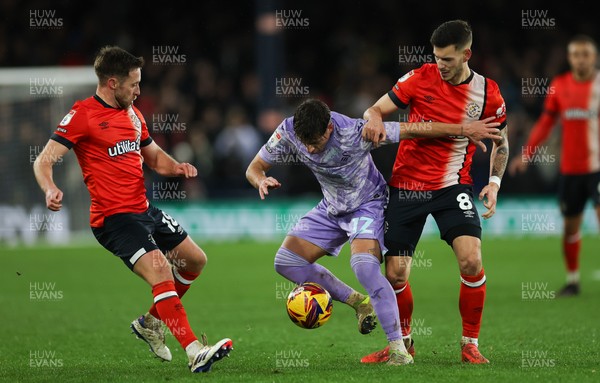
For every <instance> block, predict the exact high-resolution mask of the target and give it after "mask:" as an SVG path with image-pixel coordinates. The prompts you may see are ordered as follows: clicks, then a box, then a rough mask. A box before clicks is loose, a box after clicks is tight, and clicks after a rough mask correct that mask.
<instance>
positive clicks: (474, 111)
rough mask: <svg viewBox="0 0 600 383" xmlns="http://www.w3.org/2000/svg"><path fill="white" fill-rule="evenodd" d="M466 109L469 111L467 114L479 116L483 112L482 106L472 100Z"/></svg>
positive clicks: (474, 116)
mask: <svg viewBox="0 0 600 383" xmlns="http://www.w3.org/2000/svg"><path fill="white" fill-rule="evenodd" d="M465 111H466V112H467V116H469V117H471V118H477V117H479V115H480V114H481V107H480V106H479V105H478V104H476V103H474V102H470V103H468V104H467V107H466V108H465Z"/></svg>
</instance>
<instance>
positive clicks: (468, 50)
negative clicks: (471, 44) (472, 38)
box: [463, 48, 473, 62]
mask: <svg viewBox="0 0 600 383" xmlns="http://www.w3.org/2000/svg"><path fill="white" fill-rule="evenodd" d="M472 54H473V51H471V48H466V49H465V51H464V52H463V62H467V61H469V59H470V58H471V55H472Z"/></svg>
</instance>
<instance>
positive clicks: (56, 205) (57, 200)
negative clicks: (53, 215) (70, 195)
mask: <svg viewBox="0 0 600 383" xmlns="http://www.w3.org/2000/svg"><path fill="white" fill-rule="evenodd" d="M62 198H63V192H62V191H61V190H60V189H59V188H57V187H56V186H54V187H51V188H48V190H46V207H47V208H48V209H49V210H52V211H59V210H60V208H61V207H62Z"/></svg>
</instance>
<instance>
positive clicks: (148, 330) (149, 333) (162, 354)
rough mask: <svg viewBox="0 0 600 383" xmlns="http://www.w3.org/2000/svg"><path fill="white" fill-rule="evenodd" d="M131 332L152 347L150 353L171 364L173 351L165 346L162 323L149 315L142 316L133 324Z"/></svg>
mask: <svg viewBox="0 0 600 383" xmlns="http://www.w3.org/2000/svg"><path fill="white" fill-rule="evenodd" d="M131 330H133V333H134V334H135V335H136V337H137V338H138V339H141V340H143V341H144V342H146V343H148V345H149V346H150V351H152V352H153V353H154V355H156V356H157V357H159V358H160V359H162V360H164V361H167V362H170V361H171V359H172V356H171V350H169V348H168V347H167V345H166V344H165V332H164V330H163V327H162V322H161V321H160V320H158V319H156V318H154V317H153V316H152V315H150V314H149V313H148V314H146V315H142V316H141V317H139V318H137V319H136V320H134V321H133V322H131Z"/></svg>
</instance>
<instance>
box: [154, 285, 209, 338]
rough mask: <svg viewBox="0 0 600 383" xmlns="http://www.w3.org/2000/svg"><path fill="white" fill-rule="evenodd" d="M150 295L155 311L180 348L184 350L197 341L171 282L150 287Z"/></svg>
mask: <svg viewBox="0 0 600 383" xmlns="http://www.w3.org/2000/svg"><path fill="white" fill-rule="evenodd" d="M152 295H153V296H154V306H156V311H157V312H158V314H159V315H160V317H161V318H162V321H163V322H164V323H165V324H166V325H167V327H168V328H169V330H170V331H171V334H173V336H174V337H175V338H176V339H177V341H178V342H179V344H180V345H181V347H183V348H184V349H185V348H186V347H187V346H188V345H189V344H190V343H192V342H193V341H195V340H198V338H196V335H194V332H193V331H192V328H191V327H190V324H189V322H188V319H187V314H186V313H185V309H184V308H183V305H182V304H181V301H180V300H179V296H178V295H177V291H175V284H174V283H173V281H165V282H160V283H157V284H156V285H154V286H152Z"/></svg>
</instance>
